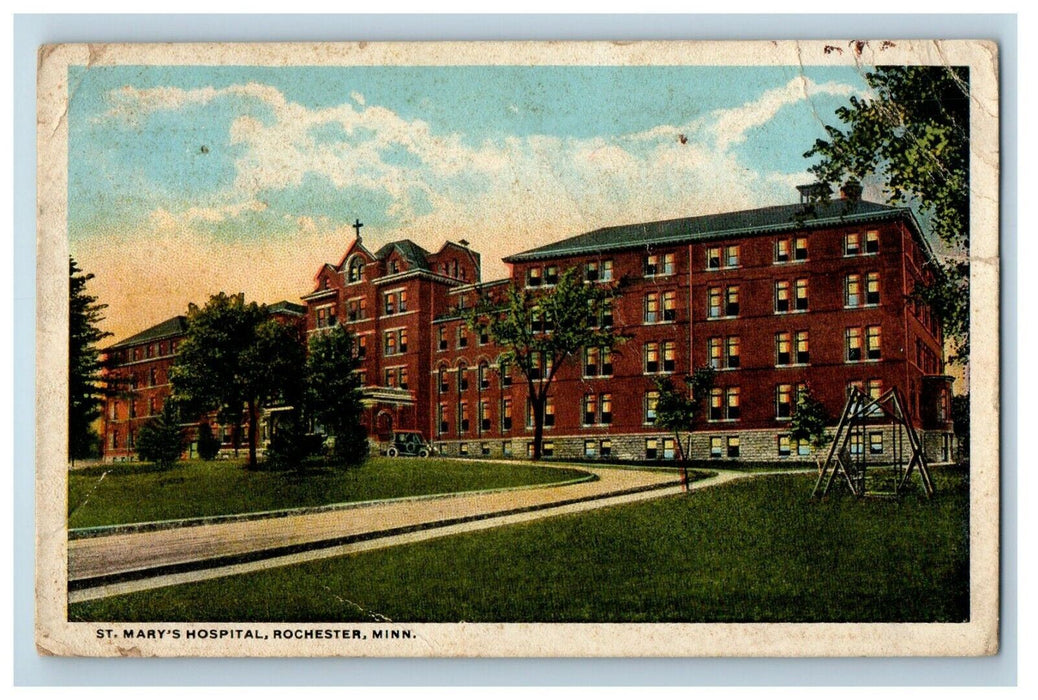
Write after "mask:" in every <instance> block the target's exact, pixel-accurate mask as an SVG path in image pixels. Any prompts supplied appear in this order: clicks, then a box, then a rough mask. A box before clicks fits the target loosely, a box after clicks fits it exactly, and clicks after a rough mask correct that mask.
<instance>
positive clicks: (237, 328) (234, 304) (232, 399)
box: [170, 292, 304, 469]
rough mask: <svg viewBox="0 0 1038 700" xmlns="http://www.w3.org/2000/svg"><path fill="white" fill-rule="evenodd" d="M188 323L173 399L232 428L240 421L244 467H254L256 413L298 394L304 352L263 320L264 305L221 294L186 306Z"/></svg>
mask: <svg viewBox="0 0 1038 700" xmlns="http://www.w3.org/2000/svg"><path fill="white" fill-rule="evenodd" d="M187 319H188V325H187V333H186V336H185V338H184V341H183V343H182V344H181V346H180V350H179V352H178V354H177V357H176V359H175V360H174V362H173V366H172V368H171V369H170V382H171V383H172V385H173V395H174V396H175V397H176V399H177V401H178V402H179V403H180V404H181V405H182V406H183V407H185V408H186V409H188V410H190V411H192V412H194V413H195V414H202V413H207V412H209V411H213V410H216V411H219V416H220V420H221V422H224V423H229V424H231V425H233V426H235V427H236V428H237V427H238V426H240V425H241V424H242V421H243V418H244V421H245V423H246V425H247V427H248V431H247V433H246V439H247V444H248V448H249V462H248V468H249V469H255V468H256V435H257V427H258V423H259V416H260V409H261V408H262V407H263V406H264V405H268V404H271V403H274V402H285V401H293V400H298V398H299V395H300V387H301V384H302V382H301V374H300V373H301V370H302V367H303V362H304V361H303V353H304V351H303V346H302V340H301V339H300V337H299V332H298V330H297V329H295V328H294V327H292V326H290V325H288V324H284V323H281V322H280V321H278V320H277V319H275V318H272V317H270V316H268V315H267V311H266V307H264V306H259V305H257V304H256V303H255V302H252V303H248V304H246V303H245V298H244V296H243V295H233V296H228V295H227V294H224V293H223V292H221V293H220V294H217V295H214V296H212V297H210V298H209V301H208V302H207V303H206V305H205V306H204V307H201V308H200V307H198V306H196V305H195V304H191V305H190V306H189V307H188V313H187ZM236 432H237V431H236Z"/></svg>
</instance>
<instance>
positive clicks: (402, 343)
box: [400, 329, 407, 353]
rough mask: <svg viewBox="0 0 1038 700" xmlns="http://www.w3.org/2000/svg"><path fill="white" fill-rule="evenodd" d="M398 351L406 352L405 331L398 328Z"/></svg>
mask: <svg viewBox="0 0 1038 700" xmlns="http://www.w3.org/2000/svg"><path fill="white" fill-rule="evenodd" d="M400 352H401V353H405V352H407V331H406V330H404V329H400Z"/></svg>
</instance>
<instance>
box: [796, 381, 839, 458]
mask: <svg viewBox="0 0 1038 700" xmlns="http://www.w3.org/2000/svg"><path fill="white" fill-rule="evenodd" d="M830 421H831V419H830V417H829V412H828V411H826V409H825V404H823V403H822V402H821V401H819V400H818V399H816V398H815V397H814V396H812V395H811V391H810V389H805V390H804V391H801V392H799V394H798V396H797V405H796V410H794V411H793V416H792V418H790V421H789V437H790V439H791V440H796V441H797V442H808V443H810V445H811V446H812V447H814V448H815V450H816V451H817V450H818V449H820V448H821V447H822V446H823V445H825V443H826V441H827V438H826V435H825V427H826V426H827V425H828V424H829V423H830Z"/></svg>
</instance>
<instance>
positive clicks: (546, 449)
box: [541, 440, 555, 457]
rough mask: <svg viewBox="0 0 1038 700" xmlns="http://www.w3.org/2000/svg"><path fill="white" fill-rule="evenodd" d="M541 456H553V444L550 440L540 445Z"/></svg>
mask: <svg viewBox="0 0 1038 700" xmlns="http://www.w3.org/2000/svg"><path fill="white" fill-rule="evenodd" d="M541 456H542V457H553V456H555V443H554V442H552V441H551V440H545V441H544V442H542V443H541Z"/></svg>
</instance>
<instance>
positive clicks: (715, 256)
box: [706, 248, 721, 270]
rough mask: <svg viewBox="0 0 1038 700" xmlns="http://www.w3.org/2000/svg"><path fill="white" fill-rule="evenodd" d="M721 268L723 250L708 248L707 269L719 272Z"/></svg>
mask: <svg viewBox="0 0 1038 700" xmlns="http://www.w3.org/2000/svg"><path fill="white" fill-rule="evenodd" d="M720 268H721V249H720V248H707V249H706V269H708V270H718V269H720Z"/></svg>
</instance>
